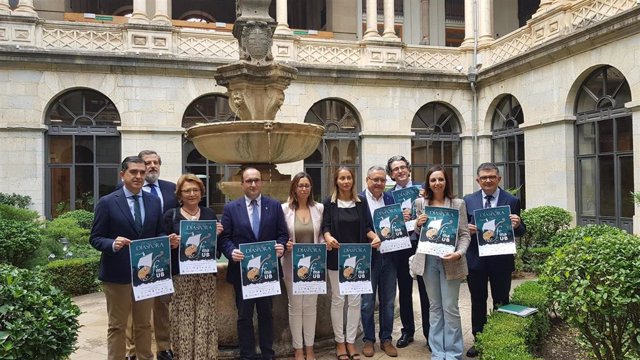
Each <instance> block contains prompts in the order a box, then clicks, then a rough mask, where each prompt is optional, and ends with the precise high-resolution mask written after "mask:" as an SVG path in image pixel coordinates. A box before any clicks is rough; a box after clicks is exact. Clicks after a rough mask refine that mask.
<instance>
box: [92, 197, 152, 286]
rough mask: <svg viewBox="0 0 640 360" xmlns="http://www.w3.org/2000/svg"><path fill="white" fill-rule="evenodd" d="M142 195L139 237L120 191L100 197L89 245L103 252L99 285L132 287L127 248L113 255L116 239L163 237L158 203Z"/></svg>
mask: <svg viewBox="0 0 640 360" xmlns="http://www.w3.org/2000/svg"><path fill="white" fill-rule="evenodd" d="M141 193H142V202H143V203H144V212H145V216H144V223H143V224H142V233H138V231H137V230H136V229H135V224H134V220H133V215H132V214H131V210H130V209H129V203H128V202H127V198H126V196H125V194H124V190H123V189H122V188H120V189H118V190H116V191H114V192H112V193H111V194H109V195H106V196H103V197H102V198H100V200H99V201H98V204H97V205H96V210H95V217H94V220H93V226H92V228H91V235H90V236H89V242H90V243H91V246H93V247H94V248H95V249H97V250H98V251H101V252H102V255H101V257H100V272H99V274H98V278H99V279H100V280H102V281H106V282H112V283H116V284H129V283H131V259H130V258H129V248H128V247H123V248H122V249H120V250H119V251H117V252H114V251H113V243H114V242H115V239H116V237H118V236H123V237H125V238H127V239H129V240H131V241H135V240H139V239H146V238H151V237H156V236H164V235H165V232H164V229H163V228H162V209H160V199H158V197H156V196H153V195H151V194H148V193H146V192H144V191H142V192H141Z"/></svg>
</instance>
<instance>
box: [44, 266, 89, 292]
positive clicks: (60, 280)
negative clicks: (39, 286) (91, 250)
mask: <svg viewBox="0 0 640 360" xmlns="http://www.w3.org/2000/svg"><path fill="white" fill-rule="evenodd" d="M99 266H100V257H99V256H96V257H91V258H87V259H69V260H58V261H53V262H50V263H48V264H47V265H46V266H45V267H44V271H45V273H46V274H47V276H48V277H49V278H50V279H51V283H52V284H53V285H55V286H56V287H58V288H59V289H60V290H62V291H63V292H64V293H65V294H68V295H71V296H77V295H84V294H90V293H93V292H96V291H98V288H99V284H100V283H99V281H98V269H99Z"/></svg>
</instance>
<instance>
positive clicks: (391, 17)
mask: <svg viewBox="0 0 640 360" xmlns="http://www.w3.org/2000/svg"><path fill="white" fill-rule="evenodd" d="M393 3H394V1H393V0H384V8H383V12H384V32H383V33H382V38H383V39H385V40H391V41H400V38H399V37H398V36H397V35H396V30H395V28H394V25H395V22H396V20H395V19H396V14H395V10H394V8H393Z"/></svg>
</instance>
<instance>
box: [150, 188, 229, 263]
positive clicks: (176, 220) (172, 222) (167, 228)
mask: <svg viewBox="0 0 640 360" xmlns="http://www.w3.org/2000/svg"><path fill="white" fill-rule="evenodd" d="M163 196H164V195H163ZM166 203H167V202H166V201H165V204H166ZM174 214H175V216H174ZM182 220H187V219H185V217H184V216H182V214H181V213H180V209H179V208H178V207H174V208H172V209H169V210H167V211H166V212H165V213H164V217H163V218H162V225H163V227H164V232H165V233H166V234H173V233H176V234H178V235H180V221H182ZM200 220H218V218H217V217H216V213H214V212H213V210H211V209H209V208H207V207H202V206H200ZM214 231H215V230H214ZM178 260H179V259H178V248H175V249H171V274H172V275H177V274H178V272H179V271H180V268H179V267H178V266H179V265H178Z"/></svg>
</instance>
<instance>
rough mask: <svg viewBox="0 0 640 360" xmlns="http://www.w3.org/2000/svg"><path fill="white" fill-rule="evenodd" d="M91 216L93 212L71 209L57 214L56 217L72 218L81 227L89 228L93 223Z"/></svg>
mask: <svg viewBox="0 0 640 360" xmlns="http://www.w3.org/2000/svg"><path fill="white" fill-rule="evenodd" d="M93 217H94V214H93V213H92V212H91V211H87V210H73V211H68V212H66V213H64V214H62V215H60V216H58V219H74V220H75V221H77V222H78V225H79V226H80V227H81V228H83V229H87V230H91V226H92V225H93Z"/></svg>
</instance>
